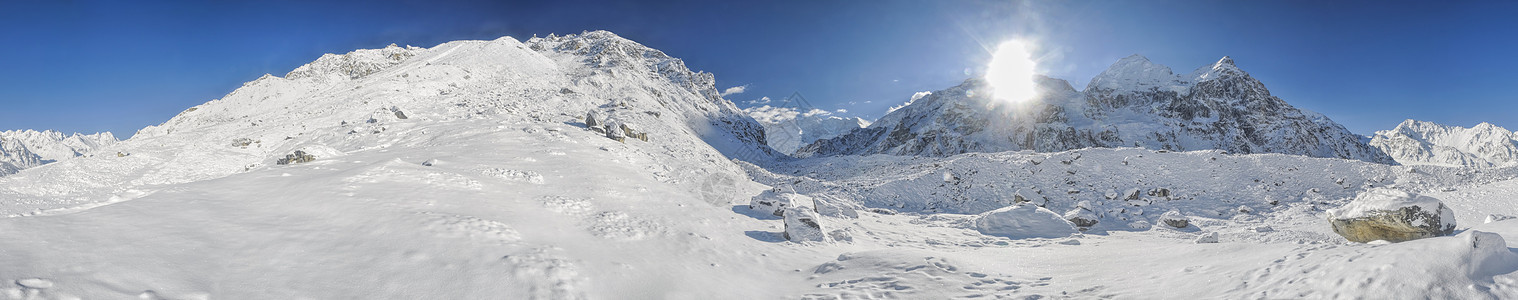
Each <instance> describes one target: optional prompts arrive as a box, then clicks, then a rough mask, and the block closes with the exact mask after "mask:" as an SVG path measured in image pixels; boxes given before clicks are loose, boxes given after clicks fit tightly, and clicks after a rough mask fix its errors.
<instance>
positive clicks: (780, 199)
mask: <svg viewBox="0 0 1518 300" xmlns="http://www.w3.org/2000/svg"><path fill="white" fill-rule="evenodd" d="M813 202H814V201H813V200H812V197H807V196H806V195H801V194H797V193H793V192H789V191H783V190H781V189H779V188H773V189H769V190H766V191H764V192H762V193H759V195H758V196H754V198H751V199H749V203H748V208H749V209H752V210H756V211H759V212H763V213H767V214H772V215H775V216H777V217H783V216H785V212H786V209H789V208H792V207H797V206H802V205H807V206H811V205H814V204H813Z"/></svg>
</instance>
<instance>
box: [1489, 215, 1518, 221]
mask: <svg viewBox="0 0 1518 300" xmlns="http://www.w3.org/2000/svg"><path fill="white" fill-rule="evenodd" d="M1514 218H1518V217H1513V216H1509V215H1502V214H1490V215H1486V222H1484V223H1491V222H1497V221H1503V220H1512V219H1514Z"/></svg>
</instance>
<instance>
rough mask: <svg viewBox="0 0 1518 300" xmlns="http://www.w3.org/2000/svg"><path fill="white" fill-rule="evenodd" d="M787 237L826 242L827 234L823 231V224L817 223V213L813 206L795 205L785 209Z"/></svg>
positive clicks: (785, 234)
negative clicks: (813, 210) (814, 211)
mask: <svg viewBox="0 0 1518 300" xmlns="http://www.w3.org/2000/svg"><path fill="white" fill-rule="evenodd" d="M784 215H785V233H784V236H785V239H786V240H788V241H792V242H825V241H827V240H828V236H827V234H824V233H823V232H822V225H820V224H818V223H817V214H816V213H813V212H812V208H810V207H805V206H795V207H791V208H787V209H785V212H784Z"/></svg>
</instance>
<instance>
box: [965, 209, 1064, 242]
mask: <svg viewBox="0 0 1518 300" xmlns="http://www.w3.org/2000/svg"><path fill="white" fill-rule="evenodd" d="M975 230H977V231H980V233H981V234H985V235H994V236H1001V237H1007V238H1011V239H1024V238H1062V237H1067V236H1070V235H1071V234H1074V233H1076V232H1078V231H1077V230H1076V229H1075V224H1070V221H1066V220H1065V219H1064V218H1063V217H1061V216H1060V215H1059V214H1058V213H1055V212H1053V211H1050V210H1049V209H1047V208H1043V207H1038V206H1035V205H1027V204H1019V205H1012V206H1007V207H1003V208H999V209H996V210H992V211H988V212H985V213H982V214H980V216H979V218H977V219H976V220H975Z"/></svg>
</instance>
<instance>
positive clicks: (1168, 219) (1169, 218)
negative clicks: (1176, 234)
mask: <svg viewBox="0 0 1518 300" xmlns="http://www.w3.org/2000/svg"><path fill="white" fill-rule="evenodd" d="M1160 223H1164V224H1165V225H1166V226H1170V227H1175V228H1186V226H1191V219H1187V218H1186V216H1184V215H1181V212H1179V211H1174V210H1172V211H1167V212H1165V214H1162V215H1160Z"/></svg>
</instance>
